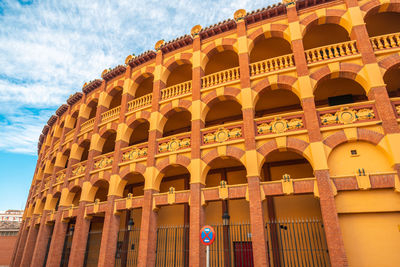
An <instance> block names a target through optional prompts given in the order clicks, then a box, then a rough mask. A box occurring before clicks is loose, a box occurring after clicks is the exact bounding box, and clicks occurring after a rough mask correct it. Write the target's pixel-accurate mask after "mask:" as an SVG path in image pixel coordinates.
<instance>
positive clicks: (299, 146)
mask: <svg viewBox="0 0 400 267" xmlns="http://www.w3.org/2000/svg"><path fill="white" fill-rule="evenodd" d="M285 143H286V145H285V146H283V147H282V146H278V143H277V142H276V140H275V139H274V140H271V141H268V142H267V143H265V144H263V145H262V146H260V147H259V148H257V152H258V153H259V154H260V155H261V161H260V164H259V166H260V170H261V169H262V166H263V165H264V163H265V161H266V158H267V156H268V155H269V154H270V153H272V152H274V151H277V150H282V151H284V150H287V151H291V152H295V153H297V154H299V155H301V156H303V157H304V158H305V159H307V161H308V162H309V163H310V164H311V166H312V167H313V168H314V164H313V161H312V158H311V155H310V154H309V152H307V150H306V149H307V147H308V146H309V143H308V142H306V141H303V140H300V139H298V138H294V137H285Z"/></svg>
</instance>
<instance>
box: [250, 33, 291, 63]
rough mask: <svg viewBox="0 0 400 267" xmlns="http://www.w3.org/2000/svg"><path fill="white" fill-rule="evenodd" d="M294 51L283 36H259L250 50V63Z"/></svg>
mask: <svg viewBox="0 0 400 267" xmlns="http://www.w3.org/2000/svg"><path fill="white" fill-rule="evenodd" d="M263 37H264V36H263ZM292 53H293V51H292V48H291V45H290V43H289V42H288V41H287V40H285V39H283V38H279V37H271V38H257V39H256V40H255V42H254V47H253V49H252V50H251V52H250V63H254V62H258V61H262V60H266V59H269V58H274V57H279V56H283V55H288V54H292Z"/></svg>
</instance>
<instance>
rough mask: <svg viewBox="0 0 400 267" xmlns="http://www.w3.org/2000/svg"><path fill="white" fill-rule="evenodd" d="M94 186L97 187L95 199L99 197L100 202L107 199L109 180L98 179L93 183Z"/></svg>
mask: <svg viewBox="0 0 400 267" xmlns="http://www.w3.org/2000/svg"><path fill="white" fill-rule="evenodd" d="M93 187H97V189H96V194H95V195H94V200H96V199H98V200H99V201H100V202H103V201H107V195H108V187H109V184H108V182H107V181H106V180H98V181H97V182H96V183H94V184H93Z"/></svg>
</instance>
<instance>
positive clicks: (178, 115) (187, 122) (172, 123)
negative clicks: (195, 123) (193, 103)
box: [163, 110, 192, 137]
mask: <svg viewBox="0 0 400 267" xmlns="http://www.w3.org/2000/svg"><path fill="white" fill-rule="evenodd" d="M166 117H167V121H166V122H165V125H164V128H163V137H166V136H170V135H175V134H179V133H186V132H190V130H191V127H192V123H191V118H192V114H191V113H190V112H189V111H188V110H172V111H171V112H169V113H168V114H167V115H166Z"/></svg>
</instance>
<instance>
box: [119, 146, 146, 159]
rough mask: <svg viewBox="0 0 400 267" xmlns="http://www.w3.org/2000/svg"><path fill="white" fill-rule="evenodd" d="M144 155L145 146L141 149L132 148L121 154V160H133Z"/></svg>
mask: <svg viewBox="0 0 400 267" xmlns="http://www.w3.org/2000/svg"><path fill="white" fill-rule="evenodd" d="M145 156H147V147H144V148H142V149H139V148H134V149H132V150H131V151H128V152H125V153H124V154H122V160H134V159H137V158H141V157H145Z"/></svg>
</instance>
